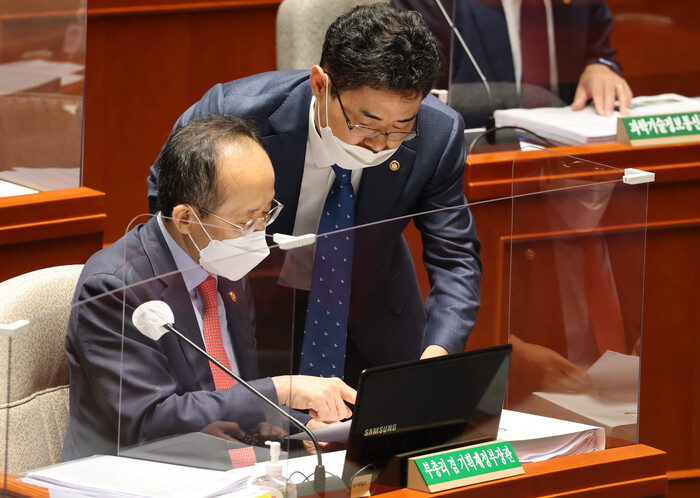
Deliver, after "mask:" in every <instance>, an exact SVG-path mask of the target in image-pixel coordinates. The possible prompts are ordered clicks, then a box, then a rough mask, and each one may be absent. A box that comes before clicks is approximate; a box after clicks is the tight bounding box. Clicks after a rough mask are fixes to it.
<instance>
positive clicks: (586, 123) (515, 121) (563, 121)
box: [494, 93, 700, 145]
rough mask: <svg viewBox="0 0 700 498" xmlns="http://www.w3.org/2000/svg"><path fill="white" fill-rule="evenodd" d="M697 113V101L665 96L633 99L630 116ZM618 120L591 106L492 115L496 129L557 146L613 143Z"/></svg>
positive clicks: (505, 112) (497, 112)
mask: <svg viewBox="0 0 700 498" xmlns="http://www.w3.org/2000/svg"><path fill="white" fill-rule="evenodd" d="M698 110H700V102H699V101H697V100H695V99H690V98H688V97H683V96H681V95H676V94H674V93H665V94H662V95H656V96H652V97H635V98H634V99H632V105H631V107H630V112H629V115H631V116H648V115H654V114H669V113H675V112H685V111H698ZM620 116H621V114H620V113H619V112H614V113H613V115H612V116H600V115H598V114H597V113H596V112H595V109H594V108H593V107H592V106H590V105H589V106H587V107H586V108H584V109H583V110H581V111H573V110H571V107H570V106H567V107H543V108H541V109H502V110H498V111H496V112H495V113H494V117H495V119H496V126H518V127H520V128H525V129H527V130H530V131H532V132H534V133H536V134H537V135H540V136H542V137H544V138H546V139H549V140H551V141H553V142H555V143H557V144H559V145H583V144H593V143H600V142H614V141H615V139H616V137H617V118H618V117H620Z"/></svg>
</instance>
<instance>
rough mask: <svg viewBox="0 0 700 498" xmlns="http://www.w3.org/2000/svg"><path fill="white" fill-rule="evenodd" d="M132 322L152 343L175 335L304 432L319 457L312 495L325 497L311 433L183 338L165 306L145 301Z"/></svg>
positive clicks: (323, 477)
mask: <svg viewBox="0 0 700 498" xmlns="http://www.w3.org/2000/svg"><path fill="white" fill-rule="evenodd" d="M131 319H132V321H133V322H134V325H135V326H136V328H137V329H138V331H139V332H141V333H142V334H143V335H145V336H146V337H148V338H149V339H153V340H154V341H157V340H158V339H160V338H161V337H162V336H163V335H164V334H166V333H167V332H172V333H174V334H175V335H177V336H178V337H179V338H180V339H182V340H183V341H185V342H186V343H187V344H189V345H190V346H192V347H193V348H194V349H196V350H197V351H199V353H200V354H202V355H204V356H205V357H206V358H207V359H208V360H209V361H211V362H212V363H214V364H215V365H216V366H217V367H219V368H220V369H221V370H223V371H224V372H226V373H227V374H228V375H230V376H231V377H233V379H234V380H235V381H236V382H237V383H238V384H240V385H242V386H243V387H245V388H246V389H248V390H249V391H250V392H252V393H253V394H254V395H255V396H256V397H258V398H260V399H261V400H262V401H264V402H265V403H267V404H268V405H269V406H270V407H271V408H272V409H274V410H275V411H277V413H279V414H280V415H282V417H283V418H285V419H287V420H289V421H290V422H291V423H292V424H293V425H295V426H296V427H297V428H299V429H300V430H302V431H303V432H305V433H306V435H307V436H309V439H311V441H312V442H313V444H314V447H315V448H316V456H317V457H318V463H317V465H316V468H315V469H314V491H315V492H316V493H324V492H325V491H326V469H325V468H324V466H323V461H322V458H321V447H320V446H319V444H318V440H317V439H316V436H315V435H314V434H313V432H311V431H310V430H309V429H308V428H307V427H306V426H305V425H304V424H302V423H301V422H300V421H299V420H297V419H296V418H294V417H292V416H291V415H290V414H289V413H287V412H286V411H284V410H283V409H282V408H280V406H279V405H278V404H277V403H275V402H274V401H272V400H270V399H268V398H267V397H266V396H265V395H263V394H262V393H261V392H260V391H258V390H257V389H255V388H254V387H253V386H251V385H250V384H248V383H247V382H246V381H245V380H243V379H242V378H241V377H240V376H239V375H237V374H235V373H233V372H232V371H231V370H230V369H228V368H226V367H225V366H224V365H222V364H221V362H219V361H217V360H216V359H215V358H213V357H212V356H211V355H210V354H208V353H207V352H206V351H204V350H203V349H202V348H200V347H199V346H197V345H196V344H195V343H194V342H192V341H191V340H189V339H188V338H187V337H185V336H184V334H182V333H181V332H180V331H178V330H177V329H175V327H174V323H175V316H174V315H173V310H172V309H171V308H170V306H169V305H168V304H167V303H166V302H164V301H147V302H145V303H143V304H141V305H140V306H139V307H138V308H136V310H134V314H133V315H132V318H131ZM343 487H344V486H343Z"/></svg>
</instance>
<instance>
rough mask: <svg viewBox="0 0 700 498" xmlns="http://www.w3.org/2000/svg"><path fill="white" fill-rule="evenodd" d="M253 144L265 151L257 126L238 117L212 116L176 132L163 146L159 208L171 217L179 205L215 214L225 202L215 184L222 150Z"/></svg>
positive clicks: (191, 123)
mask: <svg viewBox="0 0 700 498" xmlns="http://www.w3.org/2000/svg"><path fill="white" fill-rule="evenodd" d="M246 141H248V142H250V141H252V142H253V143H256V144H258V145H260V147H263V148H264V145H263V140H262V137H261V136H260V133H259V132H258V130H257V128H255V126H254V125H253V124H252V123H251V122H249V121H247V120H245V119H242V118H239V117H236V116H222V115H217V114H211V115H209V116H206V117H203V118H198V119H194V120H192V121H190V122H189V123H187V124H186V125H185V126H183V127H181V128H178V129H177V130H175V131H173V132H172V133H171V134H170V137H168V141H167V142H166V143H165V145H164V146H163V150H162V151H161V154H160V159H159V162H160V164H159V169H158V208H159V209H160V211H161V213H162V214H163V216H172V214H173V208H174V207H175V206H177V205H178V204H189V205H191V206H196V207H198V208H200V209H204V210H205V211H209V212H213V211H215V210H216V209H217V208H218V207H219V206H220V205H221V204H222V203H223V202H224V199H225V196H224V195H223V192H221V190H220V189H219V188H218V185H217V182H216V165H217V162H218V159H219V155H220V152H221V150H222V147H224V146H226V145H229V144H238V143H240V144H241V145H245V142H246Z"/></svg>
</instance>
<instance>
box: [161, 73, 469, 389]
mask: <svg viewBox="0 0 700 498" xmlns="http://www.w3.org/2000/svg"><path fill="white" fill-rule="evenodd" d="M310 103H311V88H310V85H309V72H308V71H280V72H273V73H265V74H260V75H256V76H251V77H249V78H244V79H241V80H237V81H233V82H230V83H226V84H220V85H216V86H214V87H213V88H212V89H211V90H209V92H207V94H206V95H204V97H203V98H202V99H201V100H200V101H199V102H197V103H196V104H194V105H193V106H192V107H190V108H189V109H188V110H187V111H186V112H185V113H184V114H183V115H182V116H181V117H180V119H179V120H178V121H177V123H176V124H175V127H176V128H177V127H180V126H183V125H184V124H185V123H187V122H188V121H189V120H191V119H193V118H196V117H201V116H204V115H207V114H234V115H237V116H241V117H244V118H249V119H251V120H253V121H254V122H255V124H256V125H257V127H258V129H259V130H260V132H261V133H262V135H263V137H264V139H265V143H266V148H267V152H268V154H269V155H270V159H271V160H272V164H273V166H274V168H275V175H276V178H275V190H276V198H277V199H278V200H279V201H280V202H282V203H283V204H284V205H285V208H284V210H283V211H282V212H281V214H280V216H279V218H278V219H277V220H276V221H275V223H274V225H271V226H270V229H269V230H268V231H269V232H280V233H287V234H291V233H292V231H293V228H294V219H295V217H296V209H297V205H298V201H299V190H300V187H301V180H302V174H303V169H304V158H305V154H306V139H307V134H308V126H309V106H310ZM418 116H419V123H420V130H419V131H420V135H419V136H418V137H416V138H415V139H413V140H410V141H408V142H405V143H404V144H403V145H401V146H400V147H399V148H398V149H397V151H396V153H395V154H394V155H393V156H392V157H391V158H390V159H389V160H388V161H386V162H385V163H384V164H381V165H379V166H375V167H372V168H367V169H365V170H364V171H363V173H362V181H361V185H360V188H359V192H358V193H357V205H356V214H355V223H356V225H358V226H359V225H364V224H368V223H373V222H377V221H382V220H388V219H393V218H400V219H399V220H397V221H393V222H390V223H385V224H382V225H380V226H375V227H371V228H363V229H360V230H358V231H357V237H356V240H355V257H354V267H353V281H352V298H351V304H350V322H349V325H348V329H349V330H348V337H349V340H348V350H347V356H346V368H345V379H346V381H348V382H349V383H350V384H351V385H352V384H354V383H355V382H356V380H357V377H358V376H359V373H360V372H361V370H362V369H364V368H366V367H370V366H375V365H385V364H389V363H395V362H398V361H404V360H410V359H416V358H417V357H418V356H419V355H420V352H421V351H422V350H423V348H425V347H426V346H427V345H430V344H438V345H441V346H443V347H445V348H446V349H447V350H448V351H450V352H452V353H456V352H459V351H462V350H463V349H464V347H465V343H466V340H467V337H468V335H469V333H470V331H471V329H472V327H473V326H474V322H475V319H476V313H477V310H478V307H479V285H480V279H481V263H480V261H479V257H478V253H479V248H480V246H479V242H478V239H477V236H476V232H475V229H474V223H473V219H472V216H471V213H470V211H469V209H468V208H467V207H466V199H465V198H464V187H463V186H462V176H463V174H464V167H465V160H466V150H465V149H466V147H465V144H464V138H463V133H462V131H463V126H464V125H463V123H462V120H461V118H460V117H459V115H458V114H457V113H456V112H454V111H453V110H452V109H450V108H448V107H447V106H445V105H443V104H441V103H440V102H439V101H438V100H437V99H436V98H434V97H432V96H428V97H427V98H426V99H424V101H423V102H422V104H421V106H420V110H419V114H418ZM391 161H399V163H400V168H399V169H398V170H397V171H391V170H390V169H389V163H390V162H391ZM157 174H158V161H156V163H155V164H154V165H153V167H152V168H151V176H150V178H149V208H150V209H151V211H155V210H156V209H157V201H156V180H157ZM452 206H463V207H460V208H455V209H451V210H445V211H440V212H433V213H432V214H424V215H421V216H417V217H415V218H414V221H415V223H416V226H417V227H418V229H419V230H420V231H421V233H422V239H423V260H424V263H425V266H426V268H427V270H428V273H429V277H430V281H431V284H432V290H431V292H430V295H429V296H428V299H427V301H426V303H425V308H424V307H423V300H422V297H421V294H420V289H419V288H418V284H417V280H416V276H415V268H414V267H413V262H412V259H411V256H410V254H409V251H408V247H407V245H406V242H405V240H404V239H403V236H402V231H403V229H404V227H405V226H406V225H407V224H408V222H409V220H410V218H411V216H413V215H414V214H417V213H423V212H428V211H434V210H438V209H444V208H447V207H452ZM257 306H258V302H257V299H256V307H257ZM426 311H427V315H426ZM261 318H262V317H261V316H260V314H259V316H258V320H260V319H261ZM426 318H427V323H426ZM258 330H259V331H260V332H262V330H263V328H262V327H259V329H258Z"/></svg>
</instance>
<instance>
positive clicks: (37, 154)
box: [0, 0, 87, 196]
mask: <svg viewBox="0 0 700 498" xmlns="http://www.w3.org/2000/svg"><path fill="white" fill-rule="evenodd" d="M86 27H87V0H59V1H52V2H24V1H7V2H2V3H0V196H12V195H22V194H28V193H35V192H43V191H47V190H58V189H66V188H75V187H79V186H80V185H81V158H82V133H83V94H84V91H83V90H84V75H85V44H86V29H87V28H86Z"/></svg>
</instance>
